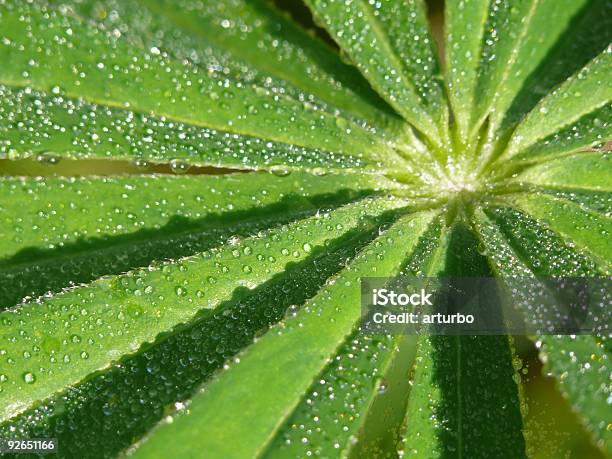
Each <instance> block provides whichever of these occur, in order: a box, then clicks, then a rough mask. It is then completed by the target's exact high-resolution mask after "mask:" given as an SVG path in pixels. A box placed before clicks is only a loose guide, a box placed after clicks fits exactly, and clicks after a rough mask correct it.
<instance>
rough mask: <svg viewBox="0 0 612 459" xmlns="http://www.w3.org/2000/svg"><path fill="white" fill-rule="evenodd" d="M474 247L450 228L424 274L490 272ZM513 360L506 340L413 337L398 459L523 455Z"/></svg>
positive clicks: (461, 227) (468, 235)
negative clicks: (414, 349)
mask: <svg viewBox="0 0 612 459" xmlns="http://www.w3.org/2000/svg"><path fill="white" fill-rule="evenodd" d="M477 248H478V243H477V241H476V239H475V236H474V234H473V233H472V232H471V230H470V229H469V228H468V227H467V225H466V224H465V223H461V222H459V223H457V224H456V225H455V226H454V227H452V228H451V229H450V231H449V233H446V234H443V238H442V241H441V244H440V248H439V249H438V254H437V255H436V256H435V257H434V258H433V259H432V261H431V266H430V268H429V275H432V274H436V273H437V275H439V276H445V277H446V276H450V277H453V276H486V275H490V269H489V266H488V263H487V260H486V259H485V258H484V257H483V256H482V255H480V254H479V252H478V250H477ZM513 358H514V357H513V352H512V350H511V347H510V343H509V340H508V337H506V336H428V335H426V334H425V335H423V336H419V341H418V350H417V357H416V362H417V364H416V366H415V373H414V380H413V383H412V390H411V393H410V399H409V402H408V410H407V414H406V432H405V436H404V438H403V439H402V444H401V445H400V449H401V451H403V455H404V457H406V456H408V457H419V458H439V457H447V455H449V454H450V455H451V456H457V457H474V458H480V457H482V458H486V457H491V455H494V456H498V457H508V458H518V457H526V455H525V442H524V439H523V435H522V427H523V426H522V419H521V409H520V400H519V393H518V387H517V384H518V381H517V380H518V379H519V378H518V375H517V374H516V371H515V369H514V367H513V363H512V362H513ZM492 382H494V386H493V387H492Z"/></svg>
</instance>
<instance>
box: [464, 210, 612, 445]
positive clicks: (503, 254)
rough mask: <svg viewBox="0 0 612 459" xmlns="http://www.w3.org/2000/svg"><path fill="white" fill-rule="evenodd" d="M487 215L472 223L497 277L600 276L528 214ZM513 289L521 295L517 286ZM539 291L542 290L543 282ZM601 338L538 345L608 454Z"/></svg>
mask: <svg viewBox="0 0 612 459" xmlns="http://www.w3.org/2000/svg"><path fill="white" fill-rule="evenodd" d="M487 214H488V215H486V214H485V213H483V212H482V211H478V212H477V217H476V220H475V222H476V223H475V224H476V225H477V230H478V233H479V235H480V237H481V239H482V241H483V243H484V244H485V246H486V250H487V254H488V257H489V259H490V260H491V263H492V267H493V270H494V271H495V272H496V273H497V274H498V275H501V276H506V277H509V278H510V277H519V278H520V277H533V276H534V275H536V276H566V277H574V276H590V277H596V276H601V275H602V273H601V271H600V269H599V268H598V267H597V266H596V265H595V264H594V263H593V262H592V261H591V260H588V259H586V258H585V256H584V254H583V253H580V252H579V251H578V250H577V249H575V248H573V247H571V246H570V245H568V243H567V242H565V241H564V240H563V239H561V238H560V237H559V236H558V235H556V234H555V233H553V232H552V231H550V230H549V229H547V228H544V227H542V226H541V225H540V224H539V223H537V222H536V221H535V220H533V219H532V218H529V217H526V216H525V215H524V214H519V213H518V212H516V211H514V210H509V209H496V210H494V211H487ZM502 216H503V217H505V218H504V219H502V218H500V217H502ZM517 291H518V292H519V294H521V293H520V292H521V289H518V290H517ZM542 291H547V286H546V285H545V284H542ZM551 293H552V292H551ZM527 294H528V293H527ZM521 299H522V298H521ZM526 299H527V301H528V302H529V298H526ZM607 342H608V338H607V337H597V336H593V335H584V336H549V335H546V336H540V337H539V343H538V345H539V346H541V352H542V356H543V357H544V362H545V363H546V371H547V372H549V373H551V374H552V375H553V376H555V378H556V380H557V383H558V385H559V387H560V389H561V391H562V393H563V394H564V395H565V396H566V397H567V398H568V399H569V401H570V403H571V405H572V407H573V408H574V409H575V410H576V411H577V412H578V413H579V415H580V417H581V419H582V420H583V421H584V423H585V425H586V426H587V427H588V429H589V430H590V431H591V432H592V433H593V435H594V436H595V437H596V438H597V443H598V445H599V446H600V447H602V448H603V449H606V450H607V451H608V452H610V444H611V441H612V438H611V436H610V431H609V429H608V428H607V424H606V422H605V421H604V420H605V419H608V418H609V415H608V413H609V405H608V399H609V397H610V391H611V390H612V387H610V377H609V350H608V348H607V344H606V343H607Z"/></svg>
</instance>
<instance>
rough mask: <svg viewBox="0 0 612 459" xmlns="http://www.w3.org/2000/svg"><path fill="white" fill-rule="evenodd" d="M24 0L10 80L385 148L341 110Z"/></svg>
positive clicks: (190, 117)
mask: <svg viewBox="0 0 612 459" xmlns="http://www.w3.org/2000/svg"><path fill="white" fill-rule="evenodd" d="M17 3H18V6H16V5H10V6H6V5H5V6H3V7H2V9H0V15H1V21H2V31H3V37H4V40H3V42H2V44H1V46H0V59H2V60H3V61H10V62H11V65H10V66H2V68H1V69H0V83H2V84H4V85H9V86H14V87H17V88H22V87H27V88H31V89H37V90H40V91H51V92H52V93H53V92H56V93H57V94H58V95H59V96H62V97H67V98H82V99H84V100H86V101H88V102H89V103H93V104H98V105H104V106H108V107H111V108H123V109H125V110H128V111H134V112H137V113H151V114H153V115H156V116H158V117H165V118H166V119H167V120H168V121H175V122H181V123H185V124H191V125H193V126H196V127H203V128H210V129H216V130H225V131H228V132H230V133H236V134H244V135H257V136H259V137H264V138H266V139H267V140H270V141H278V142H284V143H289V144H295V145H298V146H303V147H310V148H321V149H326V150H333V151H338V152H345V153H350V152H351V151H353V152H355V151H357V152H363V151H364V150H366V149H368V148H371V147H372V146H374V145H379V148H380V147H381V146H380V141H378V140H377V139H376V137H375V136H374V134H373V133H372V132H371V131H369V130H367V129H365V128H364V127H362V126H360V125H358V124H356V123H354V122H352V121H351V120H348V119H345V118H343V117H341V116H334V115H331V114H328V113H326V112H322V111H317V110H308V109H306V108H305V107H304V105H303V104H302V103H301V102H300V101H299V100H295V99H292V98H289V97H285V96H283V95H277V94H274V93H272V92H271V91H270V90H268V89H266V88H261V87H258V86H256V85H254V84H252V83H248V82H242V81H240V80H236V81H231V80H228V79H226V78H224V77H223V76H222V75H215V74H210V73H209V72H206V71H204V70H202V69H199V68H197V67H194V66H193V65H189V64H188V63H184V62H180V61H177V60H174V59H172V58H170V57H168V56H166V55H165V54H162V53H161V52H160V51H159V50H155V49H154V50H146V51H145V50H140V49H137V48H134V47H131V46H129V42H128V41H127V40H126V39H124V38H121V37H117V36H116V35H115V34H113V33H112V32H108V31H105V30H102V29H100V28H97V27H95V26H92V25H91V24H86V23H84V22H83V21H80V20H78V19H76V18H71V17H69V16H66V15H61V14H59V13H58V12H57V11H55V10H53V9H49V10H47V9H46V8H45V7H41V6H39V5H37V4H34V5H27V6H26V4H25V3H22V2H17ZM43 45H44V46H43ZM33 63H34V64H33ZM58 103H59V105H62V102H60V101H59V100H58V101H56V104H58ZM298 113H299V114H300V116H299V117H298V116H297V114H298ZM127 116H128V117H129V114H128V115H127ZM260 119H261V122H260V121H259V120H260ZM128 125H129V123H128ZM348 133H350V135H346V134H348ZM92 141H95V138H94V139H92Z"/></svg>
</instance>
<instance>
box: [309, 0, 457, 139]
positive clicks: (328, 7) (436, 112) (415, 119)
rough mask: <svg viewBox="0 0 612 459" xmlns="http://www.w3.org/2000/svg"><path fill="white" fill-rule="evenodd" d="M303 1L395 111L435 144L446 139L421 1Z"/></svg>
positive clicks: (441, 95) (435, 67) (437, 76)
mask: <svg viewBox="0 0 612 459" xmlns="http://www.w3.org/2000/svg"><path fill="white" fill-rule="evenodd" d="M307 3H308V4H309V5H310V7H311V9H312V10H313V12H314V14H315V16H316V17H317V18H318V19H319V20H320V21H321V22H322V23H323V24H324V25H325V27H326V28H327V29H328V30H329V31H330V32H331V33H332V35H333V36H334V38H335V39H336V40H337V41H338V43H339V44H340V45H341V46H342V48H343V49H344V50H345V51H346V52H347V53H348V55H349V56H350V59H351V60H352V61H353V62H354V63H355V65H356V66H357V68H359V70H361V72H362V73H363V75H364V76H365V77H366V78H367V79H368V80H369V81H370V83H371V84H372V86H373V87H374V88H376V89H377V90H378V91H379V93H380V94H381V95H382V96H383V97H385V99H386V100H387V101H388V102H389V104H390V105H391V106H392V107H393V108H395V109H396V110H397V112H398V113H400V114H401V115H402V116H403V117H404V118H405V119H406V120H408V121H409V122H410V123H412V124H413V125H414V126H415V127H416V128H417V129H418V130H420V131H421V132H423V133H424V134H425V135H427V136H429V137H430V139H431V140H432V141H434V143H437V144H440V142H441V141H444V140H446V131H445V130H446V126H445V123H446V121H447V115H446V107H445V105H444V92H443V89H442V85H441V84H440V68H439V65H438V62H437V59H436V55H435V45H434V42H433V39H432V37H431V35H430V34H429V30H428V27H427V22H426V17H425V11H424V5H423V2H422V1H421V0H417V1H412V2H408V3H405V2H400V1H397V0H388V1H384V2H376V3H374V2H367V1H365V0H351V1H348V2H345V1H338V0H308V1H307ZM417 56H418V57H417Z"/></svg>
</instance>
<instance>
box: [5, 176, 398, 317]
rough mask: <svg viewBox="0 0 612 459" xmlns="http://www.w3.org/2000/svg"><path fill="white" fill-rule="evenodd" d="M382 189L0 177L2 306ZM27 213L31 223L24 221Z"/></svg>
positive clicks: (235, 180) (287, 179)
mask: <svg viewBox="0 0 612 459" xmlns="http://www.w3.org/2000/svg"><path fill="white" fill-rule="evenodd" d="M382 184H383V182H382V181H380V180H379V179H374V178H371V177H369V176H350V177H345V176H335V177H331V176H328V177H325V178H323V177H317V176H312V175H307V174H303V173H297V172H296V173H293V174H290V175H287V176H283V177H277V176H273V175H268V174H238V175H226V176H220V177H213V176H209V177H205V178H200V177H189V176H182V177H168V176H166V177H164V176H149V177H130V178H100V179H86V178H80V179H78V178H72V179H62V178H59V179H55V178H53V179H45V180H39V179H4V180H0V194H2V195H3V196H5V197H6V198H7V199H6V201H5V202H4V203H3V205H2V206H1V207H0V273H1V276H0V305H2V306H12V305H14V304H16V303H18V302H19V300H20V299H21V298H23V297H25V296H33V297H36V296H39V295H42V294H44V293H46V292H47V291H53V292H57V291H59V290H61V289H62V288H65V287H68V286H70V285H74V284H79V283H87V282H90V281H92V280H94V279H95V278H96V277H99V276H101V275H107V274H119V273H121V272H125V271H128V270H130V269H134V268H137V267H140V266H147V265H149V264H150V263H151V262H152V261H153V260H162V259H170V258H177V257H181V256H189V255H192V254H194V253H197V252H199V251H203V250H205V249H208V248H210V247H214V246H215V245H222V244H225V243H226V241H227V240H229V239H230V238H232V237H234V238H235V237H238V236H240V237H245V236H249V235H254V234H256V233H257V232H258V231H259V230H261V229H265V228H268V227H270V226H275V225H279V224H281V223H287V222H289V221H292V220H293V219H295V218H299V217H300V216H305V215H308V214H314V213H315V212H316V211H317V209H318V208H320V206H330V205H331V206H337V205H340V204H343V203H346V202H348V201H350V200H353V199H356V198H358V197H360V196H363V195H365V194H371V193H376V191H375V190H376V189H378V186H379V185H382ZM391 186H392V185H391ZM24 210H25V211H26V212H28V213H31V214H32V217H31V218H24V217H22V216H20V215H22V213H23V211H24Z"/></svg>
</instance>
